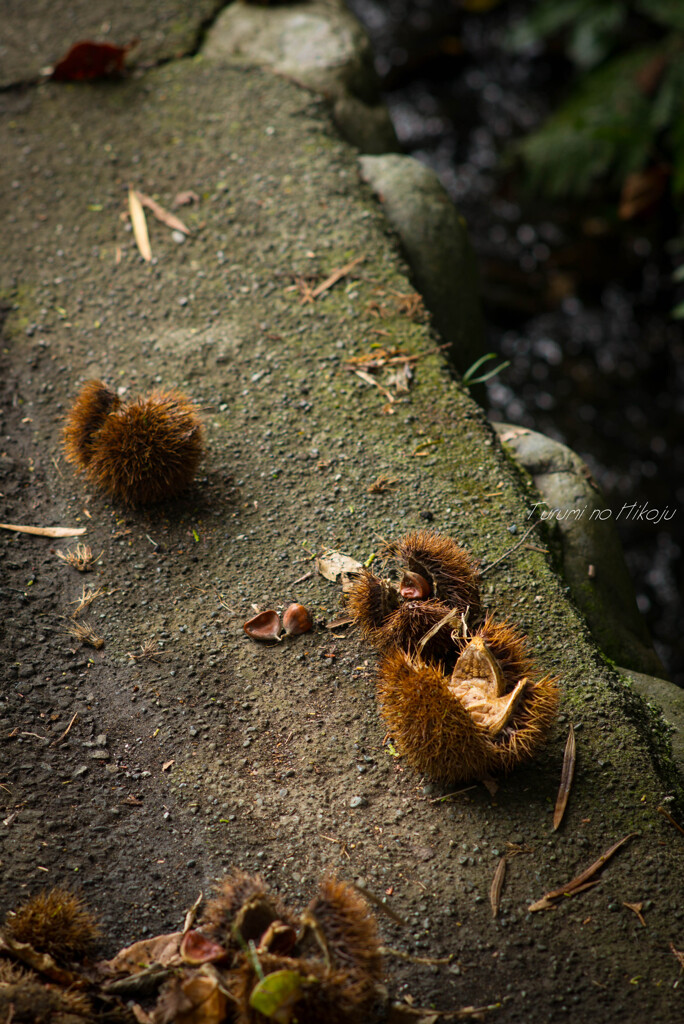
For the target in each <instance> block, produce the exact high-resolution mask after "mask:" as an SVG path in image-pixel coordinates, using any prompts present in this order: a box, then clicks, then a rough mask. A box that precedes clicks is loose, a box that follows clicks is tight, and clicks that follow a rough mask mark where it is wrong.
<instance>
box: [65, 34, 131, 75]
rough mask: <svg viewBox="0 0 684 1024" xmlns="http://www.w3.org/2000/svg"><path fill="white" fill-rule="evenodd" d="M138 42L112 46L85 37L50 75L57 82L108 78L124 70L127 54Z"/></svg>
mask: <svg viewBox="0 0 684 1024" xmlns="http://www.w3.org/2000/svg"><path fill="white" fill-rule="evenodd" d="M136 43H137V39H136V40H134V41H133V42H131V43H129V44H128V46H112V44H111V43H94V42H91V41H90V40H89V39H84V40H82V41H81V42H79V43H74V45H73V46H72V47H71V49H70V50H69V52H68V53H67V54H66V56H64V57H62V59H61V60H60V61H58V62H57V64H55V66H54V68H53V69H52V75H51V76H50V77H51V78H53V79H54V80H55V81H56V82H92V81H94V80H95V79H96V78H108V77H109V76H110V75H115V74H117V73H118V72H119V71H123V67H124V60H125V57H126V54H127V53H128V51H129V50H130V49H131V48H132V47H133V46H135V44H136Z"/></svg>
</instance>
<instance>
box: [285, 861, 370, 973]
mask: <svg viewBox="0 0 684 1024" xmlns="http://www.w3.org/2000/svg"><path fill="white" fill-rule="evenodd" d="M302 922H303V923H304V925H306V926H308V927H309V928H310V929H311V930H312V931H313V932H314V935H315V937H316V940H317V942H318V943H319V944H322V946H323V952H324V954H325V955H326V956H327V958H328V959H329V961H330V963H331V965H332V966H333V967H337V968H340V969H344V970H349V971H354V972H356V973H360V974H364V975H366V976H367V977H368V979H369V981H372V982H375V981H380V979H381V978H382V974H383V970H382V957H381V956H380V952H379V949H380V940H379V938H378V928H377V924H376V921H375V917H374V916H373V914H372V913H371V911H370V909H369V907H368V904H367V903H366V901H365V900H364V899H363V897H362V896H361V895H360V894H359V893H358V892H356V891H355V890H354V889H352V888H351V886H349V885H345V883H344V882H340V881H338V880H337V879H335V878H324V879H322V880H321V882H320V883H319V886H318V894H317V895H316V896H315V897H314V899H313V900H312V901H311V903H310V904H309V906H308V907H307V908H306V910H305V911H304V913H303V914H302Z"/></svg>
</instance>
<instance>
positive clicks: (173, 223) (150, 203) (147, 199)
mask: <svg viewBox="0 0 684 1024" xmlns="http://www.w3.org/2000/svg"><path fill="white" fill-rule="evenodd" d="M135 194H136V195H137V197H138V199H139V200H140V203H141V205H142V206H146V207H147V209H148V210H151V211H152V213H153V214H154V216H155V217H156V218H157V220H158V221H161V223H162V224H166V226H167V228H171V229H172V230H173V231H182V232H183V234H184V235H189V234H190V228H188V227H186V226H185V224H184V223H183V221H182V220H181V219H180V217H176V216H175V215H174V214H173V213H169V211H168V210H165V209H164V207H163V206H160V204H159V203H158V202H157V201H156V200H155V199H152V197H151V196H146V195H145V193H144V192H139V191H138V190H137V189H136V191H135Z"/></svg>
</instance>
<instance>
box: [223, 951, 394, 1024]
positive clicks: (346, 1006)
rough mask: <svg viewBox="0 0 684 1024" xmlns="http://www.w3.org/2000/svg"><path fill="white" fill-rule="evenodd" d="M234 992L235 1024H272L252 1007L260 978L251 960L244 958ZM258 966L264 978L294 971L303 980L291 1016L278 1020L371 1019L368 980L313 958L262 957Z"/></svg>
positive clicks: (312, 1023) (345, 1022)
mask: <svg viewBox="0 0 684 1024" xmlns="http://www.w3.org/2000/svg"><path fill="white" fill-rule="evenodd" d="M241 959H242V963H241V966H240V969H239V971H238V972H237V975H236V982H235V986H234V988H233V990H232V993H231V994H232V995H233V998H234V999H235V1001H236V1003H237V1006H238V1012H237V1016H236V1024H269V1019H272V1018H267V1017H265V1016H264V1015H263V1014H262V1013H259V1011H258V1010H255V1009H254V1008H253V1007H251V1006H250V1005H249V1000H250V996H251V995H252V992H253V991H254V989H255V987H256V985H257V983H258V981H259V979H258V977H257V975H256V972H255V970H254V965H253V963H252V960H250V959H249V958H248V957H242V958H241ZM259 964H260V967H261V970H262V972H263V973H264V975H269V974H273V973H274V972H276V971H292V972H295V973H296V974H298V975H299V977H300V979H301V981H300V983H299V985H298V986H297V991H296V992H295V993H294V996H295V997H296V1001H295V1002H294V1005H293V1007H292V1016H291V1017H285V1016H282V1017H281V1018H279V1019H282V1020H286V1019H288V1020H291V1021H295V1020H296V1021H297V1024H322V1022H323V1021H325V1024H360V1022H361V1021H365V1020H367V1019H368V1015H369V1013H370V1011H371V1008H372V1005H373V1002H374V1000H375V993H374V990H373V988H372V987H370V986H369V984H368V978H367V977H366V976H364V975H358V974H356V973H354V972H353V971H344V970H336V969H334V968H330V967H327V966H326V965H325V964H324V963H322V962H320V961H316V960H310V959H301V958H299V959H296V958H293V957H284V956H271V955H270V954H265V955H260V956H259Z"/></svg>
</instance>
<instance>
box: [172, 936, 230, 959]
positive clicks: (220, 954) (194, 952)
mask: <svg viewBox="0 0 684 1024" xmlns="http://www.w3.org/2000/svg"><path fill="white" fill-rule="evenodd" d="M180 955H181V956H182V958H183V960H185V962H186V964H209V963H215V962H216V961H217V960H223V958H224V957H225V956H227V953H226V950H225V949H224V948H223V946H219V944H218V943H217V942H213V941H212V940H211V939H208V938H207V937H206V935H202V932H199V931H196V930H194V929H192V930H191V931H189V932H186V933H185V935H184V936H183V940H182V942H181V945H180Z"/></svg>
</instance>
